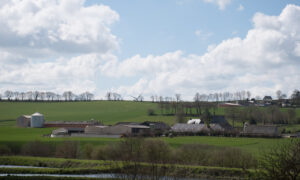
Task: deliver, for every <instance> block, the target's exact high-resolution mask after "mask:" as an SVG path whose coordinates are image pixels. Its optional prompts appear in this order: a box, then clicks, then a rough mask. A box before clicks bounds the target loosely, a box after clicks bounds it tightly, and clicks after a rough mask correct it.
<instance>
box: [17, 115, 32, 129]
mask: <svg viewBox="0 0 300 180" xmlns="http://www.w3.org/2000/svg"><path fill="white" fill-rule="evenodd" d="M30 121H31V116H30V115H22V116H19V117H18V118H17V126H19V127H30Z"/></svg>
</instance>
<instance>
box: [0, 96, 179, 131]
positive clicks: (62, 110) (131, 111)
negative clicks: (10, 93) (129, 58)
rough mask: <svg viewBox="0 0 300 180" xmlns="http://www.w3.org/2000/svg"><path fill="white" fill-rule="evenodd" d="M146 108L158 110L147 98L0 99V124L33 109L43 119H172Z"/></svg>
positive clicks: (171, 120)
mask: <svg viewBox="0 0 300 180" xmlns="http://www.w3.org/2000/svg"><path fill="white" fill-rule="evenodd" d="M149 108H152V109H154V110H155V111H156V112H157V113H158V106H157V104H156V103H150V102H128V101H118V102H114V101H92V102H53V103H52V102H50V103H49V102H47V103H46V102H0V124H2V125H4V124H5V125H13V124H15V123H16V119H17V117H18V116H20V115H22V114H27V115H30V114H33V113H34V112H40V113H42V114H44V116H45V119H46V121H86V120H90V119H92V118H93V119H94V120H100V121H101V122H103V123H104V124H115V123H116V122H125V121H136V122H143V121H147V120H151V121H164V122H166V123H169V124H173V123H174V117H173V116H159V115H157V116H148V115H147V110H148V109H149Z"/></svg>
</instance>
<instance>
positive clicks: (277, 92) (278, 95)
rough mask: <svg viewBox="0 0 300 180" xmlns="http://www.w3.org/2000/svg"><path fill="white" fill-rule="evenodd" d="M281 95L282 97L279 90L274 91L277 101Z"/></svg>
mask: <svg viewBox="0 0 300 180" xmlns="http://www.w3.org/2000/svg"><path fill="white" fill-rule="evenodd" d="M281 95H282V92H281V91H280V90H277V91H276V96H277V99H278V100H280V99H281Z"/></svg>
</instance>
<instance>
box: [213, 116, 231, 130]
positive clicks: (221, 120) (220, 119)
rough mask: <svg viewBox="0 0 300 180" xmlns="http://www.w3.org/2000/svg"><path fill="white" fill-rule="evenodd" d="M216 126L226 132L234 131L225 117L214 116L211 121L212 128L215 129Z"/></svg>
mask: <svg viewBox="0 0 300 180" xmlns="http://www.w3.org/2000/svg"><path fill="white" fill-rule="evenodd" d="M214 124H218V125H219V126H220V127H221V128H222V129H224V131H231V130H233V127H232V126H231V125H230V124H229V123H228V122H227V120H226V118H225V116H213V117H212V119H211V121H210V126H211V127H213V126H214Z"/></svg>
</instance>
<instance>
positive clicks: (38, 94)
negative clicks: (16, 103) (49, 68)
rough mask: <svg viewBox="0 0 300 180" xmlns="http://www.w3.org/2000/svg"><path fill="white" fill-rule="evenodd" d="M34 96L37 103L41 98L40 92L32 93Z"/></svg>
mask: <svg viewBox="0 0 300 180" xmlns="http://www.w3.org/2000/svg"><path fill="white" fill-rule="evenodd" d="M32 96H33V99H34V100H35V101H37V100H38V98H39V96H40V92H38V91H34V92H32Z"/></svg>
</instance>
